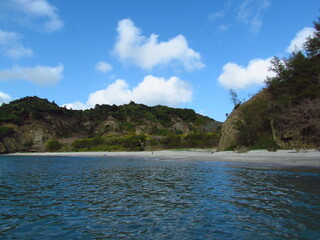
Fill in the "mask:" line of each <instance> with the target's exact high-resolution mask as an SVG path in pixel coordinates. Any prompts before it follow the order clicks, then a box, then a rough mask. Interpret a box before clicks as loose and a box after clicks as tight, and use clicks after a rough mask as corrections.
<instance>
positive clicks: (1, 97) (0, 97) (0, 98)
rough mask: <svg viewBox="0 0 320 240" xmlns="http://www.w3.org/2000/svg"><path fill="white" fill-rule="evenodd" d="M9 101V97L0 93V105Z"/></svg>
mask: <svg viewBox="0 0 320 240" xmlns="http://www.w3.org/2000/svg"><path fill="white" fill-rule="evenodd" d="M10 100H11V96H10V95H8V94H6V93H4V92H0V105H1V104H2V103H7V102H9V101H10Z"/></svg>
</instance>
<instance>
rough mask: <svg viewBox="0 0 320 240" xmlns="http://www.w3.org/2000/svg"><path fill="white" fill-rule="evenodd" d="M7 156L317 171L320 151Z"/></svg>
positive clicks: (161, 152)
mask: <svg viewBox="0 0 320 240" xmlns="http://www.w3.org/2000/svg"><path fill="white" fill-rule="evenodd" d="M9 156H83V157H107V158H108V157H131V158H145V159H160V160H173V159H176V160H178V159H179V160H180V159H181V160H194V161H214V162H233V163H245V164H247V165H252V166H254V165H267V166H275V167H276V166H278V167H311V168H320V151H317V150H304V151H301V152H297V151H295V150H278V151H276V152H268V151H266V150H254V151H249V152H247V153H236V152H232V151H226V152H211V151H204V150H192V151H169V150H165V151H153V152H152V151H144V152H59V153H56V152H55V153H13V154H9Z"/></svg>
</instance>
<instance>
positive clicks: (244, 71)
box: [218, 58, 275, 89]
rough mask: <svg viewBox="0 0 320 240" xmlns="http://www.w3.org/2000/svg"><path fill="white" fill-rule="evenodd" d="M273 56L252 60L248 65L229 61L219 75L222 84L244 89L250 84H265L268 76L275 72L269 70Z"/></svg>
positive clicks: (231, 87) (227, 86)
mask: <svg viewBox="0 0 320 240" xmlns="http://www.w3.org/2000/svg"><path fill="white" fill-rule="evenodd" d="M270 60H271V58H268V59H254V60H251V61H250V62H249V64H248V66H246V67H244V66H240V65H238V64H236V63H227V64H225V65H224V66H223V73H222V74H221V75H220V76H219V78H218V80H219V82H220V84H221V85H222V86H224V87H226V88H230V89H243V88H246V87H248V86H250V85H255V84H258V85H260V84H263V82H264V81H265V80H266V77H267V76H269V77H272V76H274V75H275V73H274V72H271V71H269V68H270V66H271V63H270Z"/></svg>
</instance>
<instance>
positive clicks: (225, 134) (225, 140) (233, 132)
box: [217, 89, 268, 151]
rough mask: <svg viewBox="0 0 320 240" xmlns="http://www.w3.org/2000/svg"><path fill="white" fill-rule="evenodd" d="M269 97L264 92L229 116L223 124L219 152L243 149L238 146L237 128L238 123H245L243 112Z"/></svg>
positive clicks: (238, 107) (234, 110)
mask: <svg viewBox="0 0 320 240" xmlns="http://www.w3.org/2000/svg"><path fill="white" fill-rule="evenodd" d="M267 98H268V95H267V92H266V90H265V89H264V90H262V91H261V92H259V93H258V94H256V95H255V96H253V97H252V98H251V99H249V100H248V101H247V102H244V103H242V104H241V105H239V106H237V107H236V108H235V109H233V111H232V112H231V114H230V115H229V116H228V118H227V119H226V121H225V122H224V123H223V124H222V128H221V138H220V142H219V145H218V148H217V150H218V151H226V150H234V149H235V148H236V147H243V146H239V144H238V133H239V132H238V130H237V128H236V123H237V122H239V121H240V122H241V121H243V110H244V109H245V108H246V107H247V106H248V105H250V104H251V103H253V102H255V101H262V100H267Z"/></svg>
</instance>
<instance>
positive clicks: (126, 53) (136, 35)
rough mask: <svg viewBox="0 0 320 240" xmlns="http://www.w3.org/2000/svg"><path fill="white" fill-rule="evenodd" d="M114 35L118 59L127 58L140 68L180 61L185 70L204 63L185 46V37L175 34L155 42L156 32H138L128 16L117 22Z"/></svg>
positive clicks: (150, 67) (201, 65)
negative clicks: (116, 34) (148, 35)
mask: <svg viewBox="0 0 320 240" xmlns="http://www.w3.org/2000/svg"><path fill="white" fill-rule="evenodd" d="M117 32H118V37H117V40H116V43H115V47H114V53H115V54H116V55H117V56H118V57H119V59H120V61H122V62H127V61H128V62H131V63H134V64H135V65H137V66H139V67H141V68H143V69H148V70H150V69H152V68H153V67H155V66H158V65H162V66H167V65H169V64H179V65H182V66H183V67H184V68H185V69H187V70H197V69H200V68H202V67H204V64H203V63H202V62H201V56H200V54H199V53H198V52H196V51H194V50H193V49H191V48H189V46H188V42H187V40H186V38H185V37H184V36H182V35H178V36H176V37H174V38H172V39H170V40H168V41H166V42H158V35H155V34H151V36H150V37H145V36H143V35H141V31H140V29H139V28H137V27H136V26H135V25H134V23H133V22H132V21H131V20H130V19H123V20H121V21H119V23H118V28H117Z"/></svg>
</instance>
